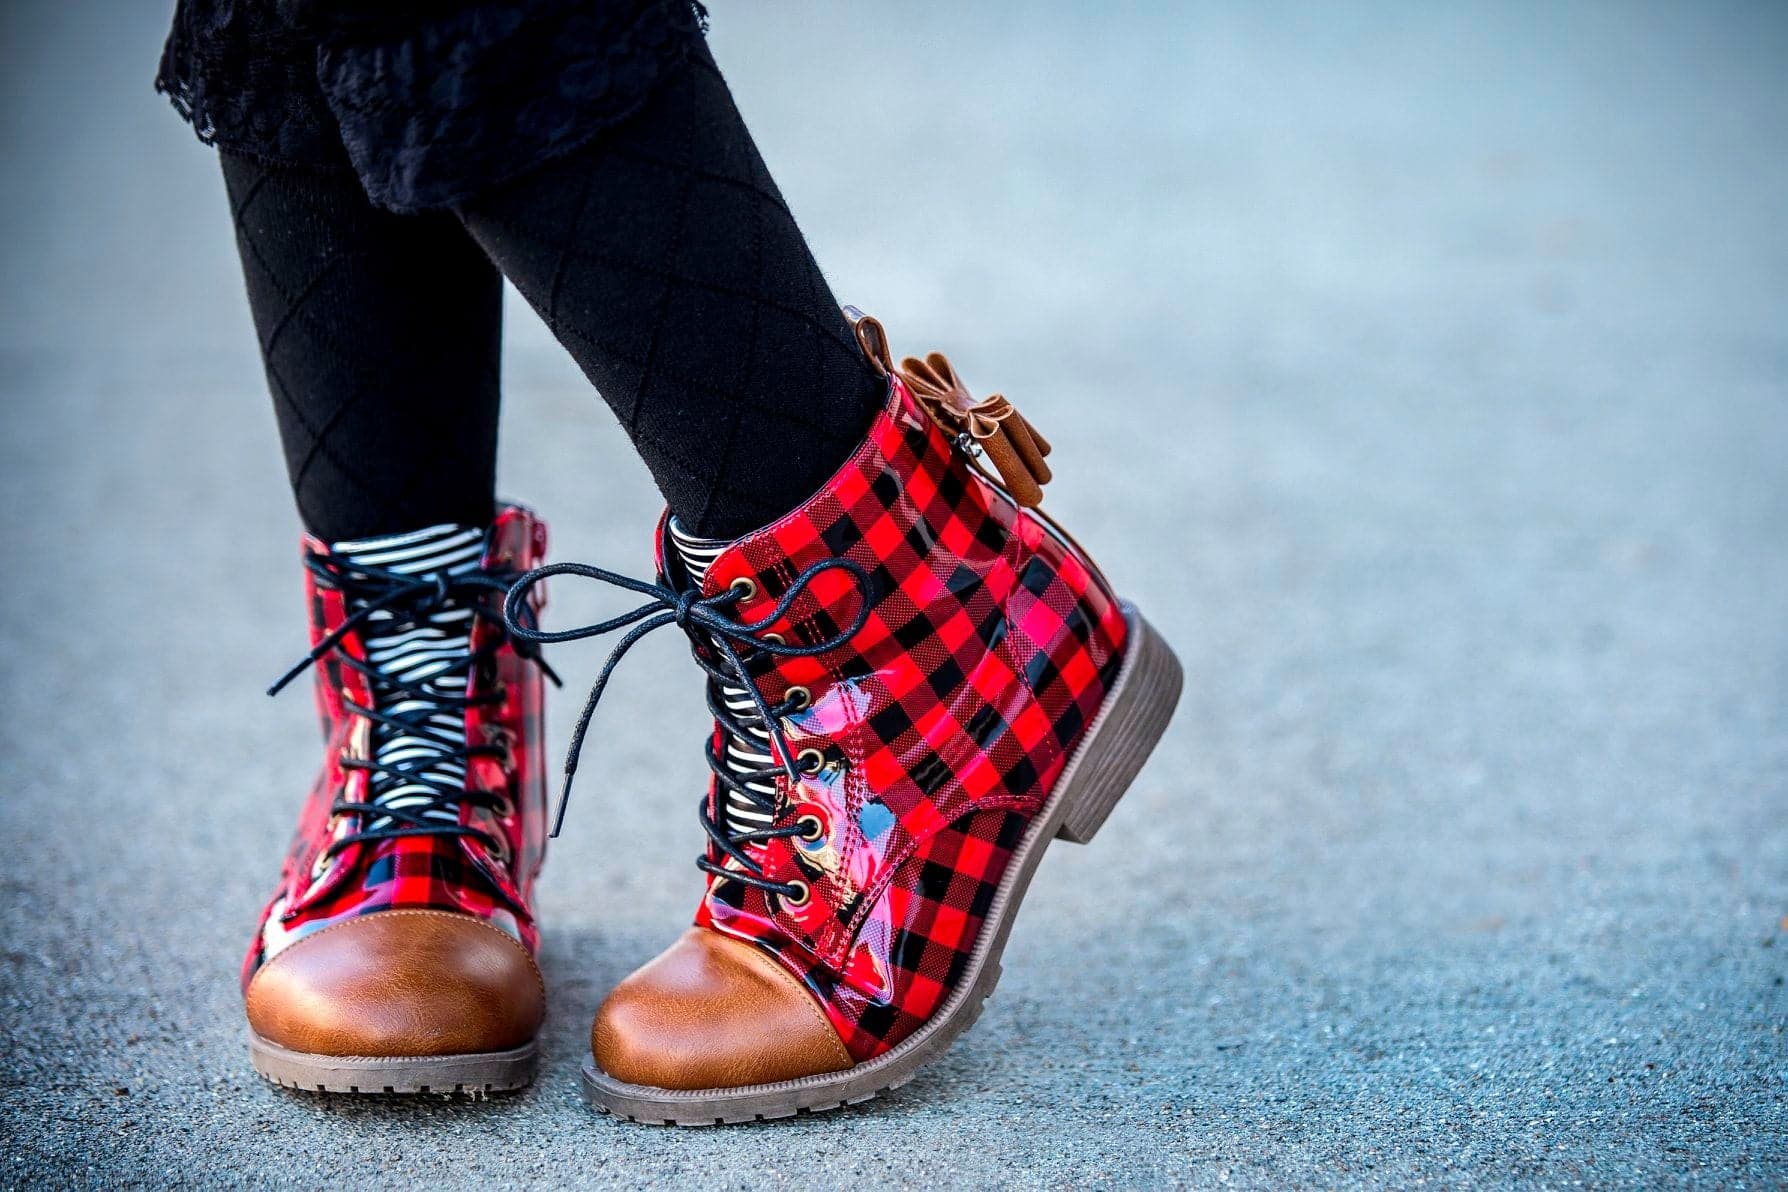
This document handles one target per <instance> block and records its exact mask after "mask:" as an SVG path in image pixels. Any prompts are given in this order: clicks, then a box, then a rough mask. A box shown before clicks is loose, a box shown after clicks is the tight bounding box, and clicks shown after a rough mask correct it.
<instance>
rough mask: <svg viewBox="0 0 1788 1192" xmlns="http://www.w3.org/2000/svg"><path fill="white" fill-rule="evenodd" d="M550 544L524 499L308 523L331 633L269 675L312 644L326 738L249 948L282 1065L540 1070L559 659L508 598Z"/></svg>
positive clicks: (314, 1071)
mask: <svg viewBox="0 0 1788 1192" xmlns="http://www.w3.org/2000/svg"><path fill="white" fill-rule="evenodd" d="M545 546H546V531H545V527H544V526H543V525H542V524H541V523H540V522H539V521H538V520H536V518H535V517H534V515H533V514H532V513H530V512H529V511H528V510H526V509H522V508H519V507H514V506H511V507H507V508H504V509H502V510H501V511H500V512H499V515H498V517H497V519H496V521H495V523H494V524H493V525H492V526H491V527H490V529H489V530H488V531H486V530H480V529H474V528H467V527H454V526H439V527H435V528H433V529H430V530H424V531H418V532H417V533H414V534H408V535H395V536H392V537H390V538H384V539H374V540H368V541H366V542H362V543H334V544H330V545H325V544H324V543H322V542H319V541H317V540H316V539H314V538H308V537H307V538H306V540H305V543H304V565H305V568H306V571H307V595H308V597H309V604H310V609H311V641H312V645H313V649H312V650H311V652H310V654H309V655H307V656H306V658H305V659H304V661H303V662H301V663H299V665H298V666H297V667H294V668H293V669H292V671H291V672H289V673H288V674H287V675H286V676H285V677H284V678H283V679H281V680H280V682H279V683H277V684H275V685H274V688H273V690H274V691H275V692H277V691H278V690H279V689H280V688H281V687H283V686H284V685H285V684H286V683H287V682H289V681H290V680H291V679H292V678H294V677H295V676H296V675H297V674H298V673H299V672H301V671H302V670H303V669H304V668H305V667H306V666H309V665H312V664H314V665H315V668H316V692H317V703H318V707H319V710H320V712H321V715H322V721H323V734H324V738H325V742H326V749H325V753H324V758H323V769H322V772H321V773H320V774H319V775H318V777H317V780H316V784H315V785H314V786H313V787H312V788H311V793H310V798H309V801H308V802H307V803H306V805H305V808H304V812H303V814H302V816H301V817H300V819H299V823H298V833H297V837H296V839H294V841H293V843H292V848H291V852H290V854H289V855H288V856H287V858H286V862H285V869H284V872H283V874H282V875H281V878H280V883H279V888H278V890H277V891H276V892H275V893H274V896H273V899H272V901H271V902H270V903H269V904H268V906H267V909H266V911H265V912H264V913H263V915H262V919H261V926H260V929H259V931H258V932H257V933H256V936H255V940H254V944H253V946H252V947H251V948H250V949H249V953H248V959H247V960H246V962H245V963H244V966H243V973H242V980H243V987H244V990H245V992H246V997H247V1003H248V1024H249V1043H250V1052H251V1055H252V1057H253V1060H254V1065H255V1068H256V1069H257V1070H258V1071H259V1072H260V1073H261V1074H262V1075H263V1076H265V1077H267V1078H268V1079H270V1080H273V1081H275V1082H277V1083H279V1084H284V1085H290V1086H292V1087H295V1088H302V1089H309V1090H320V1091H327V1092H344V1093H345V1092H356V1093H379V1092H385V1093H408V1092H446V1093H451V1092H455V1091H464V1092H470V1093H477V1094H482V1093H485V1092H492V1091H499V1090H503V1089H513V1088H518V1087H520V1086H522V1085H524V1084H526V1083H527V1082H528V1081H529V1080H530V1079H531V1078H532V1076H533V1071H534V1065H535V1043H534V1036H535V1034H536V1032H537V1031H538V1029H539V1026H540V1021H541V1016H542V1013H543V1010H544V1008H545V1007H544V1002H545V998H544V989H543V986H542V983H541V978H540V971H539V969H538V968H537V967H536V966H535V963H534V952H535V948H536V945H537V942H538V936H537V933H536V928H535V924H534V915H533V911H532V909H531V900H532V897H533V887H534V879H535V876H536V875H537V873H538V872H539V870H540V865H541V861H542V859H543V857H544V854H545V844H546V840H545V837H546V825H545V819H546V788H545V782H544V774H543V769H542V765H541V760H540V749H539V744H540V738H541V714H542V704H543V702H544V700H543V693H542V682H541V679H542V675H543V673H550V672H546V671H545V667H544V664H542V663H540V662H539V654H538V650H537V648H535V647H534V646H532V645H529V644H527V643H517V642H516V641H515V640H514V639H513V638H512V637H511V636H510V634H509V633H508V631H507V630H506V629H505V627H504V624H503V621H502V619H501V617H500V616H499V615H498V610H499V608H500V606H501V603H502V592H503V591H504V589H505V588H507V587H508V586H509V585H510V583H511V582H512V581H513V580H514V578H515V577H516V576H517V575H518V574H520V573H521V572H522V571H524V570H526V569H528V568H530V567H535V566H538V565H539V563H540V560H541V557H542V554H543V552H544V550H545ZM538 603H539V597H538V596H536V597H535V598H534V604H533V606H531V607H530V608H529V609H528V610H527V611H526V612H524V614H523V615H524V616H527V617H532V615H533V608H534V607H537V606H538Z"/></svg>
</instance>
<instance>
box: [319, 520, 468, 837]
mask: <svg viewBox="0 0 1788 1192" xmlns="http://www.w3.org/2000/svg"><path fill="white" fill-rule="evenodd" d="M484 548H485V531H484V530H481V529H477V528H476V527H471V526H456V525H440V526H430V527H428V528H427V529H425V530H414V531H411V532H410V533H407V534H388V535H385V536H383V537H379V538H360V539H355V540H353V541H348V542H337V543H335V544H333V546H332V547H331V550H332V551H333V552H334V553H335V554H338V555H341V556H344V557H345V558H347V559H350V560H352V561H353V562H355V563H359V564H362V565H365V566H368V567H380V568H383V569H385V570H387V571H396V572H399V573H402V574H404V575H437V574H447V575H464V574H467V573H470V572H475V571H477V570H478V569H479V565H480V563H481V562H482V561H483V558H484ZM350 611H352V610H351V609H350ZM471 634H472V610H471V609H470V608H449V609H442V610H440V611H438V612H435V613H432V614H430V615H429V616H428V617H427V618H426V619H424V620H423V621H421V622H419V623H412V622H410V621H408V620H406V621H403V622H397V621H396V618H395V617H394V616H393V615H392V614H391V613H388V612H385V611H383V610H381V611H379V612H375V613H373V614H372V615H371V616H369V617H368V618H367V620H366V624H365V627H364V629H363V630H362V633H361V640H362V642H364V644H365V646H366V659H367V661H368V662H369V663H371V664H372V665H373V666H375V667H377V668H378V669H379V670H381V671H383V672H384V673H386V674H388V675H390V676H391V677H392V678H394V679H401V680H403V681H405V682H406V683H411V684H413V685H416V684H419V685H420V686H421V688H422V690H423V691H425V692H428V693H429V694H430V695H432V696H439V697H446V698H450V699H455V700H457V699H460V698H463V697H464V696H465V694H466V672H467V669H468V668H467V667H466V666H464V665H458V666H456V665H455V664H456V663H459V664H463V663H464V662H465V660H466V656H467V654H468V653H469V652H470V650H471ZM374 702H375V706H376V708H377V710H378V711H379V712H381V713H383V714H384V715H386V716H390V717H393V718H396V719H397V720H399V721H401V724H400V725H388V724H374V725H373V729H372V753H373V760H374V761H375V762H377V763H378V764H379V765H380V766H382V767H389V768H390V769H392V770H394V771H398V773H374V774H373V776H372V781H371V786H370V789H369V790H368V792H367V794H368V802H371V803H376V804H378V805H380V806H383V807H414V806H416V805H418V804H426V803H428V801H429V799H430V798H431V796H432V795H433V794H434V792H433V791H431V790H430V788H429V786H428V785H426V783H425V781H423V780H426V781H427V782H432V783H435V784H438V785H440V786H445V787H449V788H461V789H463V788H464V786H465V782H466V767H465V763H464V762H463V761H461V760H459V759H457V758H454V757H451V756H446V755H444V754H443V753H442V750H443V749H449V750H451V749H457V748H462V747H463V746H464V745H465V743H466V717H465V713H464V712H463V711H461V710H458V709H449V708H446V707H444V706H443V704H442V703H440V702H438V701H437V700H436V699H424V698H409V697H405V696H402V695H401V693H387V694H385V695H384V696H383V697H379V698H375V701H374ZM422 814H423V816H424V818H426V819H431V820H438V821H441V822H444V823H457V822H458V820H459V813H458V810H457V809H456V808H453V807H442V806H438V805H437V806H433V807H430V808H428V809H427V810H426V811H424V812H423V813H422ZM391 822H392V821H391V820H389V819H381V820H376V821H373V822H371V823H368V824H365V825H364V826H363V827H362V829H361V830H362V831H374V830H377V829H379V828H381V827H386V826H389V825H390V824H391Z"/></svg>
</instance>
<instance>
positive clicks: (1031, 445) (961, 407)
mask: <svg viewBox="0 0 1788 1192" xmlns="http://www.w3.org/2000/svg"><path fill="white" fill-rule="evenodd" d="M877 329H878V330H879V326H878V328H877ZM859 334H860V333H859ZM899 371H900V376H901V379H902V380H904V381H905V382H906V385H907V388H908V389H911V390H912V392H913V396H914V397H916V398H917V399H918V400H919V404H920V405H922V406H924V407H925V410H926V412H927V413H929V414H930V415H931V417H932V420H933V421H935V422H936V423H937V424H938V425H939V426H941V427H943V428H944V429H945V430H946V431H948V432H949V433H950V434H951V435H959V434H964V433H966V434H968V436H969V437H970V438H972V439H974V440H975V442H977V443H979V444H980V445H981V450H982V451H983V452H984V453H986V456H987V459H988V462H989V463H991V464H992V465H993V467H994V470H995V471H996V472H998V473H999V479H1000V483H1001V485H1002V486H1003V487H1004V488H1005V490H1006V491H1007V492H1009V493H1011V494H1012V499H1013V500H1014V501H1017V502H1018V503H1019V504H1020V505H1023V506H1024V507H1025V508H1027V509H1030V508H1035V507H1036V506H1037V505H1039V504H1041V503H1042V501H1043V486H1044V485H1045V484H1048V483H1049V481H1050V479H1051V475H1050V471H1049V465H1048V464H1047V463H1045V462H1044V461H1043V457H1044V456H1046V455H1048V454H1049V440H1048V439H1045V438H1044V437H1043V436H1042V435H1041V434H1039V433H1038V432H1037V428H1036V427H1034V426H1032V425H1031V424H1030V422H1029V421H1028V420H1027V419H1026V418H1025V416H1024V415H1023V414H1020V413H1019V412H1018V410H1017V409H1016V407H1014V406H1013V405H1012V403H1011V402H1009V401H1007V400H1006V399H1005V398H1004V397H1003V396H1001V395H1000V394H997V393H996V394H994V395H993V396H991V397H988V398H985V399H983V400H981V401H976V400H975V398H974V396H973V395H972V394H971V393H969V391H968V386H966V385H964V384H963V383H962V379H961V378H960V377H958V376H957V375H956V370H955V369H954V368H953V367H951V365H950V361H949V358H948V357H946V356H945V355H944V354H943V353H942V352H933V353H931V354H930V355H928V356H926V357H925V359H923V360H920V359H918V358H917V357H913V356H908V357H907V358H906V359H905V360H902V361H901V362H900V370H899Z"/></svg>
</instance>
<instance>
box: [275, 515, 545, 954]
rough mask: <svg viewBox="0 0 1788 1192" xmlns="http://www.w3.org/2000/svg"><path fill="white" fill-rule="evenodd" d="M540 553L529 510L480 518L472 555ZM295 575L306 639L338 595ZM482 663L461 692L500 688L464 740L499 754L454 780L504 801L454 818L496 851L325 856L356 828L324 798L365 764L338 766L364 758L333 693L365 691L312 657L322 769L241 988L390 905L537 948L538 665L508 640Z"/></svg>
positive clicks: (482, 627) (365, 847)
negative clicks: (293, 948) (467, 920)
mask: <svg viewBox="0 0 1788 1192" xmlns="http://www.w3.org/2000/svg"><path fill="white" fill-rule="evenodd" d="M304 548H305V549H306V550H307V551H320V550H323V549H324V546H323V544H322V543H321V542H318V541H316V540H315V539H311V538H306V539H305V542H304ZM545 553H546V527H545V525H544V523H542V522H541V521H540V520H539V519H538V518H537V517H535V516H534V514H533V513H532V512H531V511H529V510H527V509H524V508H522V507H520V506H508V507H506V508H504V509H503V510H502V511H501V512H500V513H499V514H498V516H497V519H496V521H495V523H494V525H493V527H492V530H491V534H490V537H489V539H488V541H487V545H486V548H485V555H484V560H483V564H482V565H483V567H484V568H485V569H486V570H490V571H501V572H519V571H525V570H527V569H529V568H531V567H535V566H538V565H539V564H540V562H541V559H542V557H543V556H544V555H545ZM305 574H306V585H307V596H308V603H309V607H310V610H311V642H312V644H313V645H315V644H316V643H318V642H320V641H322V640H323V638H324V637H326V636H327V635H328V634H329V633H331V632H332V631H334V630H335V629H336V628H338V627H339V626H340V625H341V623H342V621H343V620H344V619H345V617H346V615H347V612H346V609H345V608H344V607H343V600H342V596H341V593H340V592H338V591H336V590H334V589H333V588H330V587H328V586H326V585H324V584H323V583H321V582H319V581H318V580H317V578H316V577H315V575H314V574H312V573H310V572H309V571H308V570H307V571H306V573H305ZM536 592H537V593H538V592H539V589H536ZM535 599H536V601H537V602H538V601H539V599H540V598H539V596H536V597H535ZM501 632H502V629H501V624H500V621H497V620H493V619H489V618H484V617H480V618H478V619H477V620H476V622H475V623H474V626H473V630H472V648H473V650H474V651H475V652H476V651H477V650H479V649H481V648H482V647H484V646H486V645H488V644H490V642H491V638H492V636H493V635H497V634H500V633H501ZM338 649H339V650H341V651H344V652H346V653H348V654H350V655H351V656H353V657H355V658H364V657H365V651H364V648H363V646H362V643H361V640H360V635H359V634H358V633H350V634H349V635H348V636H347V637H345V638H344V639H343V640H342V642H341V644H340V646H339V647H338ZM491 659H492V661H491V665H490V666H489V667H488V668H476V669H474V671H473V673H472V675H471V676H470V679H469V681H468V685H467V695H468V696H472V697H476V696H478V695H480V694H482V693H484V692H487V691H493V690H494V691H500V692H502V693H503V697H502V701H501V702H500V703H495V704H487V705H478V706H474V707H473V708H472V709H471V710H470V711H469V712H468V714H467V717H466V733H467V739H468V741H469V742H470V743H472V744H502V745H505V746H507V752H506V754H505V755H504V756H501V757H493V756H486V755H478V756H475V757H473V758H472V759H471V760H470V762H469V763H468V768H467V774H466V781H467V785H468V787H473V788H476V789H482V790H493V791H503V792H505V793H506V794H507V796H508V797H507V799H506V800H505V801H504V803H503V805H502V806H500V807H498V808H496V809H483V808H474V807H471V806H469V805H468V806H465V807H463V808H462V809H461V812H460V815H461V823H463V824H473V825H476V826H477V827H478V828H479V829H480V830H481V831H482V832H483V833H486V834H489V835H491V836H493V837H496V838H497V839H499V840H500V841H501V842H502V844H503V847H502V848H500V849H499V850H497V851H496V852H492V851H491V850H489V849H488V848H486V846H485V845H484V844H483V843H482V841H481V840H479V838H477V837H470V836H459V837H453V838H446V837H441V836H409V837H400V838H397V839H392V840H380V841H376V842H371V843H361V844H355V845H350V846H349V847H348V848H346V849H344V850H342V851H341V852H339V853H337V854H336V855H335V857H334V858H333V859H331V860H329V861H328V862H326V863H324V862H322V861H321V858H322V857H323V854H324V853H325V851H326V850H327V849H328V847H329V845H330V844H331V843H332V842H333V841H335V840H337V839H340V838H341V837H344V836H346V835H348V834H350V833H352V832H353V831H354V830H355V823H354V819H353V817H351V816H350V817H334V818H332V817H331V816H330V812H329V809H330V806H331V805H332V804H333V803H335V801H336V800H338V799H345V800H347V801H350V802H359V801H362V800H364V799H365V797H366V784H367V774H366V772H365V771H364V770H351V769H345V768H344V767H343V766H342V764H341V762H342V758H343V757H344V756H348V757H365V756H367V752H368V747H369V736H370V734H369V726H368V724H367V722H366V720H365V719H364V718H362V717H359V716H356V715H354V714H353V713H351V712H350V711H349V710H348V709H347V708H346V707H345V706H344V704H343V698H344V697H346V698H347V699H350V700H352V701H354V702H355V703H358V704H360V705H361V706H363V707H364V706H367V705H368V704H369V703H370V699H371V697H370V693H369V692H368V691H367V689H366V682H365V679H364V678H363V677H362V676H361V675H360V673H359V672H358V671H356V670H354V669H353V668H352V667H347V666H343V665H341V663H340V662H339V660H338V658H337V655H336V654H334V653H331V654H329V655H326V656H325V657H324V658H323V659H322V660H321V661H320V662H319V663H318V665H317V667H316V696H317V708H318V712H319V714H320V716H321V718H322V725H323V739H324V754H323V767H322V770H321V771H320V772H319V773H318V775H317V778H316V781H315V782H314V783H313V784H312V786H311V790H310V796H309V798H308V799H307V800H306V801H305V805H304V809H303V811H302V812H301V813H300V815H299V820H298V831H297V833H296V835H295V836H294V837H293V840H292V847H291V849H290V850H289V852H288V853H287V855H286V860H285V868H284V870H283V872H282V874H281V877H280V884H279V888H278V890H277V891H275V893H274V895H273V898H272V899H271V900H270V901H269V902H268V904H267V907H266V909H265V910H264V911H263V912H262V915H261V923H260V927H259V930H257V931H256V933H255V938H254V942H253V944H252V945H251V946H250V947H249V950H248V957H247V959H246V960H245V961H244V963H243V968H242V981H243V985H244V986H245V987H246V986H247V983H248V980H249V978H250V977H252V976H253V975H254V973H255V971H256V970H257V969H258V968H260V966H261V965H262V964H263V963H265V962H266V961H267V960H268V959H270V958H271V957H272V956H273V955H274V954H275V953H277V952H278V951H280V950H281V949H282V948H284V947H286V946H287V945H289V944H291V943H293V942H294V941H296V940H299V939H302V938H303V937H305V936H307V935H310V934H311V933H313V932H315V931H319V930H321V929H322V928H324V927H327V926H329V925H330V924H331V923H338V922H341V921H342V920H344V919H350V918H353V917H354V916H356V915H364V914H368V913H370V912H372V911H382V910H390V909H394V908H398V907H404V908H430V909H435V910H448V911H459V912H463V913H465V914H469V915H475V916H477V917H478V918H480V919H484V920H487V921H489V922H491V923H492V924H494V925H496V926H498V927H500V928H502V929H503V930H504V931H506V932H508V933H509V934H510V935H513V936H514V937H515V938H516V939H518V940H520V941H521V942H522V943H523V944H524V945H525V946H526V947H527V948H528V950H529V951H534V950H536V949H537V948H538V946H539V934H538V931H537V929H536V926H535V923H534V917H533V913H532V909H531V908H532V905H533V892H534V881H535V878H536V877H537V876H538V875H539V872H540V866H541V863H542V861H543V860H544V859H545V854H546V829H547V822H546V770H545V766H544V764H543V755H542V746H543V744H544V741H543V736H544V721H543V718H544V713H545V695H544V691H543V685H542V681H541V674H540V670H539V668H538V667H537V666H535V665H534V664H533V663H531V662H528V661H527V660H525V659H523V658H521V657H519V656H518V655H517V654H516V652H515V650H514V648H513V647H512V646H510V645H509V644H508V643H507V642H504V643H503V644H501V645H499V646H497V647H496V648H495V649H494V650H493V651H492V653H491Z"/></svg>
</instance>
